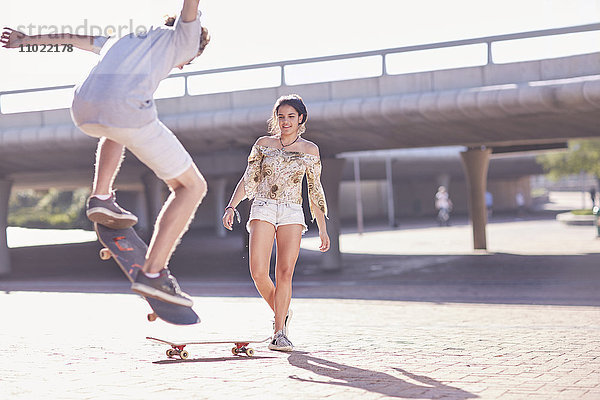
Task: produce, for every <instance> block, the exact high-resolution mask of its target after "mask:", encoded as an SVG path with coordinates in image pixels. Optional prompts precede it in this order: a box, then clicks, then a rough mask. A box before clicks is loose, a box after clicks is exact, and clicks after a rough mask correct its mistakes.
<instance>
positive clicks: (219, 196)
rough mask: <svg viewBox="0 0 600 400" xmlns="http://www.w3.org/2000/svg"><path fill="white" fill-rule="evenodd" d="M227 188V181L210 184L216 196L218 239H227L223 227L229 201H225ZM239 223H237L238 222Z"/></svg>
mask: <svg viewBox="0 0 600 400" xmlns="http://www.w3.org/2000/svg"><path fill="white" fill-rule="evenodd" d="M226 186H227V179H225V178H219V179H215V180H213V181H211V182H210V184H209V187H210V191H211V193H214V196H215V233H216V235H217V236H218V237H225V235H226V234H227V233H226V229H225V227H224V226H223V213H224V211H225V206H226V205H227V200H226V199H225V195H226V193H225V188H226ZM236 223H237V221H236Z"/></svg>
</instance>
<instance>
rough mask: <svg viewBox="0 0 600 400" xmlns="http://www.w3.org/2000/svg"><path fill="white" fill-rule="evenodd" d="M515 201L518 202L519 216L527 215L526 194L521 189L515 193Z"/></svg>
mask: <svg viewBox="0 0 600 400" xmlns="http://www.w3.org/2000/svg"><path fill="white" fill-rule="evenodd" d="M515 203H516V204H517V216H518V217H519V218H521V217H523V216H524V215H525V196H523V193H521V192H520V191H519V192H517V194H516V195H515Z"/></svg>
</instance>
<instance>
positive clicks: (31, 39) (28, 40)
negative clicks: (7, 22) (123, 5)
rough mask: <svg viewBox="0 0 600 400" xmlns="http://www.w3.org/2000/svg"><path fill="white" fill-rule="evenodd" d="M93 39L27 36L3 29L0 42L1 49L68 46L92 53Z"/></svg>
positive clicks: (66, 35) (68, 35)
mask: <svg viewBox="0 0 600 400" xmlns="http://www.w3.org/2000/svg"><path fill="white" fill-rule="evenodd" d="M94 38H95V36H86V35H73V34H71V33H57V34H51V35H35V36H28V35H26V34H24V33H23V32H19V31H15V30H14V29H11V28H7V27H5V28H4V30H3V31H2V36H1V37H0V42H1V43H3V46H2V47H5V48H7V49H14V48H18V47H20V46H21V45H34V44H38V45H40V44H47V45H56V44H58V45H63V44H70V45H73V46H74V47H77V48H78V49H81V50H86V51H91V52H94Z"/></svg>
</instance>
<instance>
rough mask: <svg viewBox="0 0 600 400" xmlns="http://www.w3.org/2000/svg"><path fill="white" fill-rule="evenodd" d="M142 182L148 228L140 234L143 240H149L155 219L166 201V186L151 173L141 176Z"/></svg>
mask: <svg viewBox="0 0 600 400" xmlns="http://www.w3.org/2000/svg"><path fill="white" fill-rule="evenodd" d="M142 182H143V183H144V195H145V197H146V212H147V214H146V220H147V221H148V227H147V228H146V229H145V230H144V231H142V232H140V233H141V235H142V237H144V239H149V238H150V237H151V236H152V231H153V229H154V223H155V222H156V218H157V217H158V214H159V213H160V210H161V209H162V206H163V204H164V203H165V201H166V188H167V186H166V184H165V183H164V182H163V181H162V180H161V179H159V178H158V177H157V176H156V175H154V173H151V172H148V173H146V174H144V175H143V176H142Z"/></svg>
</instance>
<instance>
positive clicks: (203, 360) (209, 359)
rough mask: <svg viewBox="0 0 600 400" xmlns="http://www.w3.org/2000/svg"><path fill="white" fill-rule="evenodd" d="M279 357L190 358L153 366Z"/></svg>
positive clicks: (163, 362) (158, 362)
mask: <svg viewBox="0 0 600 400" xmlns="http://www.w3.org/2000/svg"><path fill="white" fill-rule="evenodd" d="M270 358H277V357H263V356H252V357H246V356H231V357H214V358H188V359H187V360H160V361H153V362H152V364H181V363H200V362H203V363H204V362H231V361H245V360H264V359H270Z"/></svg>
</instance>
